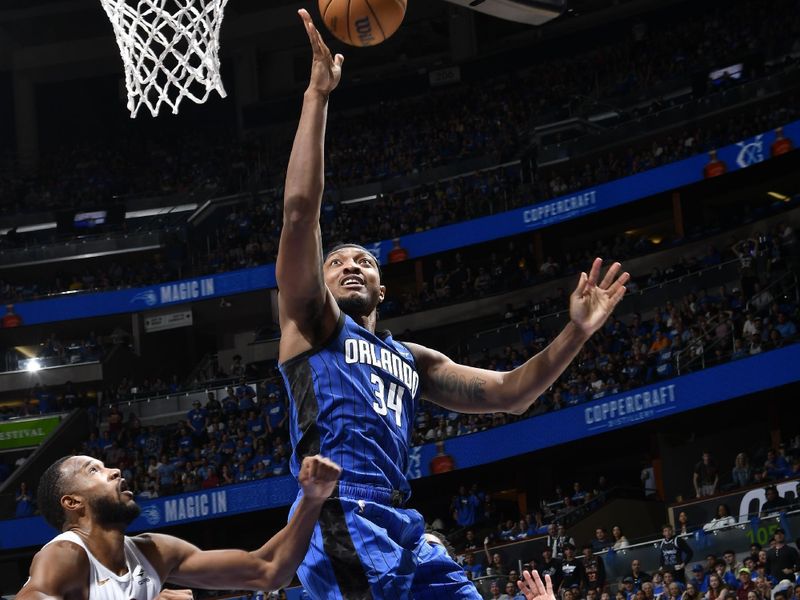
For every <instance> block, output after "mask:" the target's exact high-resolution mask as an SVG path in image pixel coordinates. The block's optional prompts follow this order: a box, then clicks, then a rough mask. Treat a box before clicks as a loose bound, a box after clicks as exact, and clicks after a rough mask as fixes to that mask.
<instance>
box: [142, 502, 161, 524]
mask: <svg viewBox="0 0 800 600" xmlns="http://www.w3.org/2000/svg"><path fill="white" fill-rule="evenodd" d="M142 517H143V518H144V520H145V521H147V524H148V525H158V524H159V523H160V522H161V513H160V512H158V509H157V508H156V507H155V506H145V507H144V508H142Z"/></svg>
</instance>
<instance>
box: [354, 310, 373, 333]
mask: <svg viewBox="0 0 800 600" xmlns="http://www.w3.org/2000/svg"><path fill="white" fill-rule="evenodd" d="M349 317H350V318H351V319H353V321H355V322H356V323H358V324H359V325H361V327H363V328H364V329H366V330H367V331H369V332H370V333H375V327H376V325H377V323H378V311H376V310H373V311H372V312H371V313H369V314H368V315H349Z"/></svg>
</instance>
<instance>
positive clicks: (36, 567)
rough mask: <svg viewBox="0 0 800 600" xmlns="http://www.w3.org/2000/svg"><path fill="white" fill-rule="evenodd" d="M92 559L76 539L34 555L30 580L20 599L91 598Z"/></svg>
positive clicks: (51, 546)
mask: <svg viewBox="0 0 800 600" xmlns="http://www.w3.org/2000/svg"><path fill="white" fill-rule="evenodd" d="M88 585H89V559H88V558H87V556H86V552H84V550H83V549H82V548H80V547H79V546H77V545H76V544H73V543H72V542H63V541H62V542H54V543H52V544H50V545H49V546H46V547H44V548H42V549H41V550H40V551H39V552H37V553H36V555H35V556H34V557H33V562H32V563H31V570H30V579H28V581H27V583H26V584H25V585H24V586H23V587H22V589H21V590H20V591H19V593H18V594H17V596H16V597H17V600H50V599H54V600H70V599H71V598H88V597H89V588H88Z"/></svg>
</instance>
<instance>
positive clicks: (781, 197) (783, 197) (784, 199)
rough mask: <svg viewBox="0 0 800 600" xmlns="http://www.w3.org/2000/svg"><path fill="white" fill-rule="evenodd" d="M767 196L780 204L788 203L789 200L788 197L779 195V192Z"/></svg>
mask: <svg viewBox="0 0 800 600" xmlns="http://www.w3.org/2000/svg"><path fill="white" fill-rule="evenodd" d="M767 196H770V197H771V198H775V199H776V200H780V201H781V202H789V200H791V198H790V197H789V196H786V195H784V194H781V193H780V192H767Z"/></svg>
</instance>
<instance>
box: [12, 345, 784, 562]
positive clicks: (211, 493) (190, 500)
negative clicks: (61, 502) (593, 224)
mask: <svg viewBox="0 0 800 600" xmlns="http://www.w3.org/2000/svg"><path fill="white" fill-rule="evenodd" d="M798 363H800V344H794V345H793V346H789V347H786V348H782V349H780V350H773V351H772V352H766V353H763V354H758V355H756V356H752V357H750V358H745V359H742V360H738V361H735V362H732V363H727V364H724V365H720V366H717V367H712V368H709V369H705V370H704V371H699V372H697V373H692V374H689V375H685V376H683V377H677V378H675V379H670V380H668V381H665V382H663V383H655V384H652V385H649V386H647V387H643V388H639V389H637V390H631V391H629V392H625V393H623V394H615V395H613V396H608V397H606V398H601V399H598V400H594V401H592V402H587V403H585V404H582V405H578V406H573V407H570V408H565V409H562V410H560V411H557V412H552V413H547V414H544V415H540V416H537V417H535V418H532V419H526V420H524V421H519V422H517V423H512V424H510V425H504V426H502V427H497V428H495V429H489V430H488V431H482V432H480V433H473V434H470V435H465V436H461V437H456V438H451V439H449V440H447V441H446V442H445V444H444V449H443V450H444V453H445V454H444V455H443V454H442V453H441V452H439V451H437V448H436V445H435V444H427V445H425V446H416V447H414V448H412V449H411V458H410V461H409V473H408V474H409V477H410V478H411V479H417V478H420V477H427V476H429V475H431V474H432V471H433V470H432V469H431V464H432V463H434V461H435V459H437V458H439V459H440V458H441V457H442V456H447V460H446V461H441V460H439V461H438V463H439V465H441V463H442V462H444V463H446V464H448V465H450V470H454V469H464V468H467V467H474V466H477V465H483V464H487V463H491V462H495V461H498V460H502V459H505V458H510V457H513V456H517V455H519V454H526V453H528V452H533V451H536V450H540V449H542V448H547V447H550V446H556V445H559V444H563V443H566V442H571V441H574V440H578V439H581V438H584V437H588V436H591V435H596V434H600V433H604V432H606V431H615V430H618V429H622V428H625V427H630V426H633V425H636V424H638V423H641V422H644V421H650V420H653V419H658V418H661V417H663V416H667V415H671V414H678V413H680V412H684V411H688V410H692V409H695V408H700V407H703V406H709V405H712V404H715V403H717V402H722V401H724V400H728V399H730V398H735V397H738V396H742V395H745V394H750V393H753V392H757V391H762V390H765V389H770V388H773V387H777V386H781V385H785V384H787V383H791V382H794V381H798V380H800V371H798V369H797V366H796V365H797V364H798ZM764 373H769V377H764ZM722 382H724V383H722ZM436 472H437V473H441V472H442V469H441V468H438V469H436ZM792 485H794V484H792ZM785 491H786V490H784V491H783V492H781V494H783V493H784V492H785ZM296 493H297V484H296V483H295V481H294V479H293V478H292V477H291V476H283V477H273V478H269V479H264V480H261V481H256V482H252V483H242V484H237V485H232V486H226V487H222V488H216V489H213V490H203V491H200V492H191V493H188V494H180V495H177V496H168V497H166V498H158V499H155V500H144V501H141V502H140V505H141V506H142V513H141V515H140V516H139V517H138V518H137V519H136V521H134V522H133V524H132V525H131V531H143V530H147V529H159V528H161V527H166V526H169V525H177V524H181V523H187V522H191V521H201V520H205V519H213V518H218V517H224V516H228V515H232V514H237V513H242V512H249V511H255V510H263V509H268V508H276V507H279V506H287V505H289V504H290V503H291V502H292V501H293V500H294V498H295V494H296ZM761 493H763V490H762V489H761V488H757V489H755V490H750V491H749V492H747V493H746V494H745V495H744V496H742V498H741V499H740V501H739V502H740V504H741V506H743V507H745V508H747V511H748V512H752V511H753V510H758V508H757V506H756V504H757V503H758V502H759V501H761V500H760V495H759V494H761ZM787 493H788V492H787ZM737 497H738V496H737ZM714 502H717V503H718V501H717V500H714ZM731 508H732V509H733V508H734V507H733V506H731ZM687 510H688V509H687ZM692 510H694V509H692ZM697 510H701V509H700V508H698V509H697ZM702 510H703V511H704V510H706V508H705V507H703V508H702ZM698 514H700V513H698ZM703 514H705V513H703ZM733 514H735V513H733ZM697 518H698V519H699V521H696V520H694V518H692V522H701V521H702V520H703V519H704V518H705V517H702V516H698V517H697ZM709 519H710V518H709ZM52 536H53V531H52V529H50V528H49V527H48V526H47V525H46V524H45V523H44V520H42V519H41V518H40V517H31V518H27V519H12V520H6V521H0V549H5V548H19V547H27V546H33V545H37V544H42V543H44V542H46V541H47V540H48V539H50V538H51V537H52Z"/></svg>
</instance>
